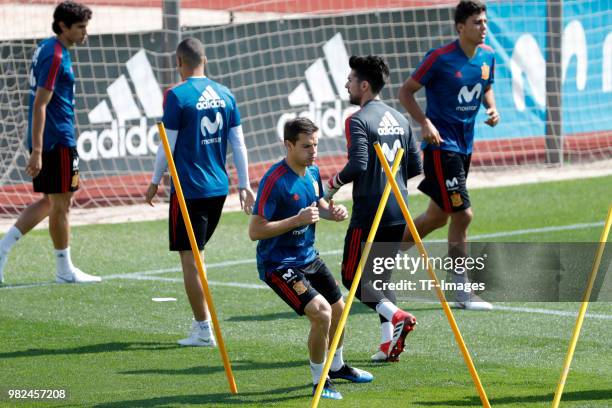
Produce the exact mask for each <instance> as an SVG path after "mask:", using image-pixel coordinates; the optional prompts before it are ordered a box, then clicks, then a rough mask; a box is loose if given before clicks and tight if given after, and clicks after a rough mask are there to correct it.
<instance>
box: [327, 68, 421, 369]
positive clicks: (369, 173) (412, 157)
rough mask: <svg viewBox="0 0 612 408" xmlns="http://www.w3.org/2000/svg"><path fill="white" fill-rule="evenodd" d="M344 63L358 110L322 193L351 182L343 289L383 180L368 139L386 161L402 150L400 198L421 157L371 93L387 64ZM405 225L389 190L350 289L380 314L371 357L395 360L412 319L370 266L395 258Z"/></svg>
mask: <svg viewBox="0 0 612 408" xmlns="http://www.w3.org/2000/svg"><path fill="white" fill-rule="evenodd" d="M349 65H350V67H351V72H350V74H349V77H348V82H347V84H346V88H347V90H348V93H349V100H350V102H351V103H352V104H354V105H359V106H361V109H360V110H359V111H357V112H356V113H355V114H353V115H352V116H350V117H348V118H347V119H346V130H345V132H346V141H347V151H348V163H347V164H346V165H345V166H344V168H343V169H342V170H341V171H340V172H339V173H338V174H336V175H335V176H334V177H332V178H331V179H330V180H329V181H328V183H327V194H326V197H327V198H330V197H332V196H333V194H334V193H335V192H336V191H337V190H338V189H339V188H340V187H341V186H342V185H344V184H347V183H353V213H352V216H351V223H350V225H349V228H348V230H347V233H346V237H345V240H344V255H343V259H342V282H343V284H344V286H346V287H347V288H350V287H351V285H352V283H353V279H354V276H355V271H356V270H357V266H358V264H359V259H360V258H361V252H362V251H361V250H362V245H363V244H364V242H365V241H366V240H367V237H368V234H369V232H370V227H371V225H372V220H373V219H374V216H375V214H376V209H377V208H378V204H379V202H380V199H381V197H382V193H383V190H384V188H385V185H386V183H387V178H386V176H385V174H384V171H383V169H382V166H381V164H380V161H379V160H378V157H377V156H376V152H375V151H374V143H375V142H378V143H380V145H381V147H382V149H383V152H384V153H385V156H386V159H387V160H388V161H390V162H393V159H394V158H395V153H396V152H397V149H398V148H400V147H402V148H403V149H404V150H405V151H406V153H405V155H404V157H403V158H402V164H401V166H400V170H399V172H398V175H397V182H398V184H399V187H400V190H401V191H402V194H403V197H404V200H405V201H407V199H408V192H407V182H408V179H409V178H411V177H414V176H416V175H417V174H419V173H420V172H421V158H420V155H419V151H418V149H417V145H416V142H415V140H414V137H413V135H412V130H411V129H410V125H409V124H408V120H407V119H406V118H405V117H404V115H402V114H401V113H399V112H398V111H397V110H395V109H393V108H392V107H390V106H389V105H387V104H385V103H384V102H383V101H381V100H380V99H378V97H377V96H378V94H379V93H380V91H381V90H382V88H383V87H384V85H385V83H386V82H387V79H388V76H389V67H388V66H387V64H386V63H385V62H384V61H383V60H382V58H380V57H377V56H368V57H357V56H352V57H351V58H350V60H349ZM405 226H406V221H405V220H404V217H403V215H402V212H401V210H400V207H399V204H398V202H397V200H396V199H395V196H393V195H391V196H390V197H389V201H388V202H387V206H386V207H385V211H384V213H383V216H382V219H381V221H380V226H379V229H378V231H377V233H376V236H375V238H374V241H375V242H377V243H384V244H380V245H377V246H374V247H373V250H372V253H371V254H370V258H369V260H368V263H367V264H366V267H365V269H364V271H363V275H362V278H361V281H360V283H359V287H358V289H357V293H356V296H357V298H358V299H359V300H361V301H362V302H363V303H364V304H365V305H367V306H368V307H370V308H371V309H372V310H374V311H376V312H377V313H378V315H379V318H380V323H381V326H380V327H381V341H380V346H379V350H378V351H377V352H376V353H375V354H374V355H373V356H372V359H373V360H375V361H397V360H398V358H399V355H400V353H401V352H402V351H403V350H404V340H405V337H406V335H407V334H408V333H409V332H410V331H411V330H412V329H413V328H414V325H415V324H416V318H415V317H414V316H413V315H411V314H410V313H408V312H405V311H403V310H401V309H399V308H398V307H397V306H396V305H395V303H396V296H395V292H394V291H393V290H390V289H388V287H381V285H379V284H377V283H376V282H377V281H378V282H384V283H387V282H389V281H390V279H391V273H392V269H391V268H385V271H384V273H382V274H380V275H378V274H374V273H373V265H372V260H373V258H374V257H377V258H378V257H395V255H396V254H397V250H398V249H399V245H400V243H401V240H402V235H403V233H404V228H405Z"/></svg>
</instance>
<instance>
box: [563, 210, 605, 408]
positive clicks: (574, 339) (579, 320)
mask: <svg viewBox="0 0 612 408" xmlns="http://www.w3.org/2000/svg"><path fill="white" fill-rule="evenodd" d="M610 224H612V205H610V208H609V209H608V218H607V219H606V225H605V226H604V229H603V231H602V232H601V237H600V238H599V247H598V248H597V253H596V254H595V261H594V262H593V269H591V275H590V276H589V282H588V284H587V288H586V290H585V291H584V297H583V298H582V305H581V306H580V312H578V318H577V319H576V326H575V327H574V333H573V334H572V340H571V341H570V345H569V349H568V350H567V355H566V356H565V361H564V362H563V370H562V371H561V378H560V379H559V383H558V384H557V390H556V391H555V398H554V399H553V403H552V406H553V408H558V407H559V403H560V402H561V396H562V395H563V388H564V387H565V380H567V375H568V374H569V370H570V364H572V358H573V357H574V351H575V350H576V344H577V343H578V336H580V330H581V329H582V322H583V321H584V315H585V314H586V311H587V307H588V306H589V299H591V291H592V290H593V285H594V284H595V277H596V276H597V270H598V269H599V264H600V263H601V258H602V256H603V252H604V249H605V246H606V242H607V241H608V234H609V232H610Z"/></svg>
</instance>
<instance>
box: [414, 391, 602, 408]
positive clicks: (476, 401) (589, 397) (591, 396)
mask: <svg viewBox="0 0 612 408" xmlns="http://www.w3.org/2000/svg"><path fill="white" fill-rule="evenodd" d="M553 398H554V394H552V393H549V394H544V395H529V396H520V397H501V398H493V399H490V400H489V402H490V403H491V405H492V406H497V405H501V404H529V403H537V402H552V400H553ZM608 400H609V401H612V389H607V390H586V391H569V392H564V393H563V397H562V398H561V401H566V402H567V401H608ZM414 404H415V405H420V406H445V407H474V406H480V405H481V402H480V398H478V397H469V398H466V399H463V400H450V401H419V402H415V403H414Z"/></svg>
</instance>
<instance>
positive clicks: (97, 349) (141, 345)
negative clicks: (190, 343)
mask: <svg viewBox="0 0 612 408" xmlns="http://www.w3.org/2000/svg"><path fill="white" fill-rule="evenodd" d="M179 347H180V346H179V345H176V344H170V343H157V342H110V343H100V344H91V345H88V346H80V347H73V348H56V349H49V348H33V349H27V350H20V351H11V352H7V353H0V360H1V359H4V358H18V357H39V356H57V355H70V354H96V353H113V352H116V351H135V350H168V349H175V348H179Z"/></svg>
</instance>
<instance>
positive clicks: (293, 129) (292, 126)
mask: <svg viewBox="0 0 612 408" xmlns="http://www.w3.org/2000/svg"><path fill="white" fill-rule="evenodd" d="M317 130H319V128H318V127H317V125H315V124H314V123H313V122H312V120H310V119H308V118H304V117H297V118H295V119H291V120H288V121H287V122H285V130H284V131H283V139H284V140H288V141H290V142H291V143H292V144H295V142H297V141H298V139H299V138H300V133H304V134H305V135H312V134H313V133H314V132H316V131H317Z"/></svg>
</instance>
